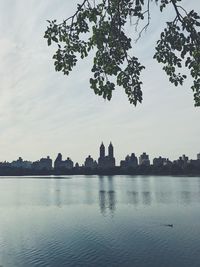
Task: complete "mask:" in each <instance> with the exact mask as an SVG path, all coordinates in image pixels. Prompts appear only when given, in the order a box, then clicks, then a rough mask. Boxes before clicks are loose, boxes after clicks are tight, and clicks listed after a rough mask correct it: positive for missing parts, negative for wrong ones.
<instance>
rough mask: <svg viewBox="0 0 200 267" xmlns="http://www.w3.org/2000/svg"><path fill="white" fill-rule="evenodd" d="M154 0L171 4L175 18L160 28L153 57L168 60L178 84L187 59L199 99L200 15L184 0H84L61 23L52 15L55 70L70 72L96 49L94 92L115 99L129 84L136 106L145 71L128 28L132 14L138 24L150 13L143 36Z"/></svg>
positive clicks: (162, 5) (198, 99) (197, 100)
mask: <svg viewBox="0 0 200 267" xmlns="http://www.w3.org/2000/svg"><path fill="white" fill-rule="evenodd" d="M96 2H97V3H96ZM150 2H156V3H157V4H159V7H160V11H161V12H162V11H163V10H164V9H165V8H166V6H167V5H169V4H171V5H173V6H174V10H175V14H176V16H175V19H174V21H172V22H167V27H166V28H165V29H164V31H163V32H162V33H161V37H160V40H159V41H158V42H157V46H156V53H155V55H154V58H155V59H156V60H157V61H158V62H160V63H163V64H164V67H163V69H164V70H165V72H166V73H167V75H168V76H169V80H170V82H172V83H173V84H175V85H176V86H177V85H178V84H183V81H184V79H185V78H186V75H184V74H181V73H179V72H178V73H177V68H179V69H180V68H182V66H183V63H184V65H185V66H186V67H188V68H189V69H190V74H191V76H192V77H193V81H194V83H193V85H192V90H193V92H194V100H195V105H196V106H198V105H200V63H199V62H200V40H199V39H200V34H199V32H198V27H199V26H200V22H199V19H200V17H199V15H198V14H197V13H196V12H194V11H191V12H189V13H187V12H186V11H185V10H184V9H183V8H182V7H181V6H178V2H181V0H99V1H95V0H83V2H82V4H78V6H77V10H76V12H75V13H74V14H73V15H72V16H71V17H69V18H68V19H66V20H64V21H63V22H62V23H57V21H56V20H53V21H48V23H49V25H48V27H47V30H46V32H45V35H44V37H45V38H46V39H47V43H48V45H51V44H52V42H54V43H57V45H58V48H57V51H56V53H55V54H54V56H53V59H54V61H55V62H54V64H55V70H56V71H62V72H63V73H64V74H65V75H69V73H70V72H71V71H72V70H73V68H74V66H76V63H77V61H78V59H79V58H81V59H83V58H85V57H87V56H88V54H89V53H90V51H91V50H94V51H95V56H94V58H93V66H92V69H91V71H92V74H93V75H92V77H91V78H90V87H91V89H93V90H94V93H95V94H97V95H101V96H102V97H103V98H104V99H108V100H110V99H111V98H112V94H113V90H115V87H116V85H118V86H121V87H122V88H123V89H124V91H125V93H126V95H127V96H128V99H129V102H130V103H132V104H134V105H135V106H136V105H137V103H138V102H142V98H143V96H142V90H141V86H142V81H141V78H140V76H141V72H142V70H143V69H144V66H143V65H142V64H141V63H140V62H139V60H138V58H137V57H135V56H131V55H130V51H131V48H132V38H130V37H129V36H128V34H127V33H126V31H125V28H126V24H127V23H129V21H130V20H129V19H130V18H135V19H136V24H135V26H136V27H137V26H138V23H139V21H141V20H145V19H146V20H147V23H146V25H145V26H144V28H143V29H142V30H141V32H140V33H139V38H140V36H141V33H142V32H143V31H144V30H146V29H147V27H148V25H149V22H150Z"/></svg>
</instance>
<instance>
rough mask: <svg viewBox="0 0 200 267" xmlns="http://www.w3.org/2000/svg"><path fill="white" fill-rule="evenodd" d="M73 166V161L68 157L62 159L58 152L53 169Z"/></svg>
mask: <svg viewBox="0 0 200 267" xmlns="http://www.w3.org/2000/svg"><path fill="white" fill-rule="evenodd" d="M73 167H74V163H73V161H72V160H71V159H70V158H69V157H68V158H67V159H66V160H62V154H61V153H58V156H57V158H56V159H55V162H54V168H55V169H72V168H73Z"/></svg>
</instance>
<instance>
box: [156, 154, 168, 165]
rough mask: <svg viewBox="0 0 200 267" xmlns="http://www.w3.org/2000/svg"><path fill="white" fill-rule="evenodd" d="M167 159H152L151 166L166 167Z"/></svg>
mask: <svg viewBox="0 0 200 267" xmlns="http://www.w3.org/2000/svg"><path fill="white" fill-rule="evenodd" d="M166 162H167V159H166V158H162V157H161V156H160V157H158V158H154V159H153V166H155V167H162V166H164V165H166Z"/></svg>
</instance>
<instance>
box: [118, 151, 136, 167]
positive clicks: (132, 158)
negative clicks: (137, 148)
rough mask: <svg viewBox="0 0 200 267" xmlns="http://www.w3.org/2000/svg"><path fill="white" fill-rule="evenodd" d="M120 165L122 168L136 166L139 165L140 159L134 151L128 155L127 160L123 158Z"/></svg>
mask: <svg viewBox="0 0 200 267" xmlns="http://www.w3.org/2000/svg"><path fill="white" fill-rule="evenodd" d="M120 166H121V167H122V168H136V167H137V166H138V159H137V157H136V156H135V153H132V154H131V156H129V155H127V156H126V158H125V160H121V162H120Z"/></svg>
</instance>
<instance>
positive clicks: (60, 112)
mask: <svg viewBox="0 0 200 267" xmlns="http://www.w3.org/2000/svg"><path fill="white" fill-rule="evenodd" d="M77 2H81V0H80V1H77V0H76V1H70V0H65V1H64V0H48V1H45V0H28V1H27V0H18V1H15V0H0V62H1V65H0V161H5V160H7V161H12V160H15V159H17V158H18V157H19V156H21V157H22V158H23V159H26V160H31V161H35V160H37V159H39V158H41V157H46V156H47V155H49V156H50V157H52V158H53V159H55V157H56V155H57V153H58V152H61V153H62V154H63V158H67V157H71V158H72V160H73V161H74V162H79V163H80V164H81V163H83V162H84V159H85V158H86V157H87V156H88V155H89V154H90V155H92V157H93V158H95V159H97V158H98V155H99V146H100V144H101V142H102V141H103V142H104V144H105V146H106V147H107V146H108V145H109V143H110V141H112V143H113V145H114V153H115V157H116V159H117V163H119V161H120V160H121V159H123V158H124V157H125V156H126V155H127V154H130V153H133V152H134V153H135V154H136V155H137V156H139V155H140V154H141V153H143V152H144V151H145V152H147V153H148V154H149V155H150V159H151V160H152V159H153V158H154V157H158V156H159V155H161V156H165V157H168V158H170V159H172V160H173V159H176V158H178V157H179V156H181V155H182V154H186V155H188V156H189V158H193V159H195V158H196V154H197V153H199V152H200V123H199V122H200V109H199V108H195V107H194V101H193V94H192V91H191V89H190V85H191V83H192V80H191V79H188V81H187V82H186V83H185V84H184V85H183V86H179V87H174V86H173V85H172V84H170V83H169V81H168V78H167V77H166V75H165V73H164V71H163V70H162V66H161V65H159V64H158V63H157V62H156V61H155V60H154V59H152V57H153V54H154V46H155V43H156V41H157V40H158V39H159V35H160V32H161V31H162V29H163V27H164V26H165V21H166V20H169V19H170V17H171V18H172V17H173V16H174V13H173V12H174V11H173V10H172V9H170V8H169V9H168V10H166V11H165V12H164V13H163V14H162V16H160V13H159V10H158V7H156V6H154V5H152V13H151V14H152V18H151V24H150V27H149V28H148V30H147V32H145V33H144V34H143V36H142V38H141V39H140V40H139V41H138V42H137V43H136V44H134V46H133V54H134V55H135V56H137V57H138V58H139V59H140V61H141V63H142V64H144V65H145V66H146V69H145V70H144V71H143V73H142V79H143V97H144V100H143V103H142V104H139V105H138V106H137V107H134V106H132V105H131V104H129V102H128V99H127V97H126V95H125V93H124V92H123V89H122V88H120V87H117V89H116V91H115V92H114V93H113V98H112V100H111V101H110V102H109V101H105V100H104V99H102V98H101V97H99V96H96V95H95V94H94V92H93V91H92V90H91V89H90V87H89V78H90V69H91V64H92V57H89V58H87V59H85V60H83V61H80V62H78V64H77V66H76V67H75V69H74V71H73V72H72V73H71V74H70V76H64V75H63V74H62V73H61V72H55V70H54V65H53V63H54V62H53V59H52V55H53V53H54V51H55V49H56V47H55V46H54V47H48V46H47V42H46V39H44V38H43V36H44V32H45V30H46V27H47V25H48V23H47V21H46V20H51V19H57V20H58V21H60V22H61V21H62V20H63V19H64V18H67V17H69V16H70V15H71V14H72V13H73V12H74V10H75V9H76V3H77ZM182 2H183V6H184V7H185V8H186V9H187V10H191V9H195V10H196V11H198V12H199V13H200V5H199V0H191V1H186V0H184V1H182ZM129 33H130V36H131V37H133V39H134V38H135V37H136V35H135V32H134V27H133V26H132V27H131V26H130V31H129Z"/></svg>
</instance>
